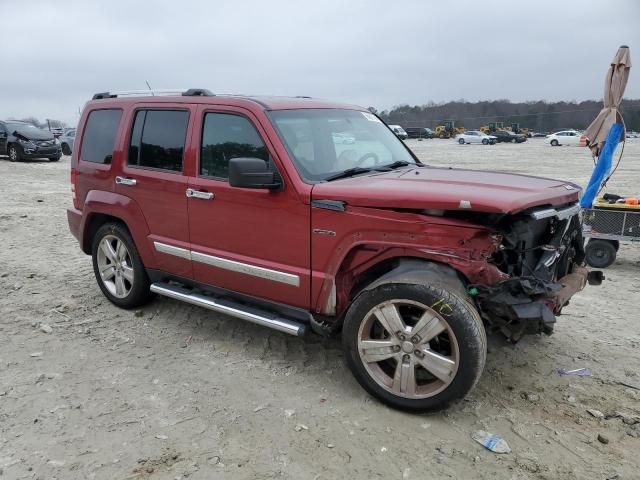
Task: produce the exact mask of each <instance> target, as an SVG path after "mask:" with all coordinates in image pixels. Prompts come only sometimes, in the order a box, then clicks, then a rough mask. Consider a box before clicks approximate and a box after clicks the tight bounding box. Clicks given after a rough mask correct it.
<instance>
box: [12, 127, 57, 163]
mask: <svg viewBox="0 0 640 480" xmlns="http://www.w3.org/2000/svg"><path fill="white" fill-rule="evenodd" d="M0 155H8V156H9V160H11V161H12V162H16V161H20V160H22V159H27V158H48V159H49V160H51V161H52V162H56V161H58V160H60V157H61V156H62V151H61V149H60V142H58V140H56V139H55V138H54V137H53V134H52V133H51V132H48V131H46V130H42V129H40V128H38V127H34V126H33V125H31V124H30V123H25V122H19V121H17V120H7V121H0Z"/></svg>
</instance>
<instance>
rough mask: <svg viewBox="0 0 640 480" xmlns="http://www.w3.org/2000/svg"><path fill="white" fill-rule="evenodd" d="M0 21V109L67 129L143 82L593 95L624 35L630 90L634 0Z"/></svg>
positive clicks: (53, 10) (134, 8)
mask: <svg viewBox="0 0 640 480" xmlns="http://www.w3.org/2000/svg"><path fill="white" fill-rule="evenodd" d="M0 18H3V19H4V20H5V21H3V22H2V27H0V45H2V52H3V53H2V55H1V56H0V62H1V63H0V65H1V66H0V72H1V73H0V118H7V117H25V116H31V115H33V116H36V117H38V118H40V119H44V118H59V119H61V120H63V121H66V122H68V123H69V124H75V123H76V121H77V119H78V114H77V111H78V107H82V106H83V104H84V102H86V101H87V99H89V98H90V97H91V95H92V94H93V93H95V92H100V91H108V90H128V89H142V88H146V86H145V80H147V81H149V83H150V84H151V86H152V87H153V88H169V87H170V88H173V87H178V88H181V87H203V88H209V89H210V90H212V91H213V92H221V93H247V94H273V95H311V96H314V97H320V98H329V99H333V100H340V101H347V102H350V103H356V104H360V105H363V106H375V107H376V108H379V109H386V108H389V107H392V106H393V105H398V104H403V103H409V104H424V103H427V102H428V101H430V100H432V101H436V102H441V101H448V100H456V99H462V98H464V99H466V100H469V101H475V100H487V99H488V100H494V99H501V98H508V99H511V100H512V101H522V100H537V99H546V100H577V101H580V100H585V99H599V98H601V97H602V89H603V86H602V85H603V79H604V75H605V72H606V69H607V67H608V64H609V62H610V60H611V59H612V58H613V55H614V54H615V51H616V49H617V47H618V46H619V45H621V44H627V45H629V46H630V47H631V54H632V58H633V59H634V61H636V62H637V63H636V67H635V69H636V70H634V68H632V70H631V77H630V81H629V85H628V86H627V91H626V95H625V97H626V98H640V2H639V1H637V0H600V1H596V0H589V1H577V0H576V1H560V0H553V1H547V0H536V1H533V2H532V1H510V0H503V1H499V2H494V1H491V0H488V1H483V2H481V1H477V0H476V1H469V2H467V1H461V0H458V1H454V2H431V1H420V0H415V1H404V2H403V1H389V0H386V1H377V0H370V1H364V0H362V1H359V0H349V1H347V0H342V1H333V0H322V1H313V2H311V1H309V2H307V1H304V0H298V1H294V0H287V1H279V0H263V1H258V0H253V1H242V0H235V1H226V0H211V1H207V0H166V1H165V0H163V1H160V0H154V1H153V2H151V1H149V2H147V1H145V2H141V1H140V2H137V1H134V0H125V1H121V0H102V1H91V0H83V1H68V0H51V1H38V0H0ZM7 20H8V21H7ZM636 59H637V60H636ZM634 71H635V73H634Z"/></svg>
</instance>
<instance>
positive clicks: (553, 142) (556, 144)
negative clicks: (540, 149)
mask: <svg viewBox="0 0 640 480" xmlns="http://www.w3.org/2000/svg"><path fill="white" fill-rule="evenodd" d="M558 145H560V144H559V143H558V140H556V139H553V140H551V146H552V147H557V146H558Z"/></svg>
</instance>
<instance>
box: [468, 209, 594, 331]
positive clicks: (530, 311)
mask: <svg viewBox="0 0 640 480" xmlns="http://www.w3.org/2000/svg"><path fill="white" fill-rule="evenodd" d="M494 228H496V230H497V231H499V232H500V234H501V237H502V240H501V244H500V245H499V248H498V249H497V251H496V252H495V253H494V254H493V255H492V256H491V257H490V258H489V259H488V261H489V262H490V263H492V264H493V265H495V266H496V267H498V269H499V270H500V271H501V272H503V273H505V274H507V275H508V276H509V278H508V279H506V280H502V281H500V282H498V283H496V284H494V285H492V286H486V285H472V286H471V288H470V293H471V294H472V295H473V297H474V300H475V302H476V304H477V305H478V308H479V310H480V312H481V314H482V316H483V317H484V319H485V321H486V322H487V323H488V324H489V326H490V327H493V328H494V329H496V330H500V331H502V332H503V333H504V334H505V335H506V336H507V337H508V338H509V339H510V340H511V341H513V342H515V341H518V340H519V339H520V338H521V337H522V336H523V335H525V334H529V333H534V334H535V333H547V334H551V333H552V332H553V326H554V323H555V321H556V315H559V314H560V313H561V311H562V308H563V307H564V306H565V305H567V304H568V303H569V299H570V298H571V297H572V296H573V295H574V294H575V293H577V292H579V291H580V290H582V289H583V288H584V287H585V285H586V284H587V282H589V283H592V284H599V283H600V282H601V280H602V275H601V272H589V271H588V269H587V268H586V267H585V266H584V257H585V254H584V241H583V237H582V218H581V209H580V206H579V205H578V204H571V205H566V206H564V207H560V208H536V209H531V210H530V211H525V212H521V213H519V214H516V215H509V216H506V217H502V218H501V219H500V220H499V221H498V222H497V224H496V225H494Z"/></svg>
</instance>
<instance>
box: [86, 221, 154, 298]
mask: <svg viewBox="0 0 640 480" xmlns="http://www.w3.org/2000/svg"><path fill="white" fill-rule="evenodd" d="M103 242H108V243H109V244H110V245H111V251H110V253H107V250H106V249H105V248H103V246H102V245H103ZM121 246H123V247H124V248H125V249H126V251H124V252H123V251H122V250H121V248H122V247H121ZM91 257H92V260H93V272H94V274H95V276H96V281H97V282H98V286H99V287H100V290H102V293H103V294H104V296H105V297H107V299H108V300H109V301H110V302H111V303H113V304H114V305H117V306H118V307H121V308H126V309H129V308H136V307H139V306H142V305H144V304H145V303H148V302H149V301H150V300H151V299H152V298H153V294H152V293H151V292H150V290H149V286H150V282H149V277H148V276H147V272H146V270H145V268H144V265H143V264H142V260H141V259H140V255H139V254H138V250H137V248H136V246H135V243H134V242H133V238H131V234H130V233H129V231H128V230H127V229H126V227H125V226H124V225H122V224H120V223H107V224H105V225H103V226H102V227H100V228H99V229H98V231H97V232H96V234H95V236H94V237H93V245H92V248H91ZM110 265H114V266H113V267H110ZM107 268H111V269H112V270H111V271H108V272H107V273H106V274H104V277H108V275H109V274H111V276H110V277H108V278H103V275H101V273H100V271H101V270H102V271H103V272H104V271H105V270H107ZM111 278H113V280H111ZM118 279H120V281H121V282H122V283H121V284H120V285H118V283H120V282H119V281H118Z"/></svg>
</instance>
